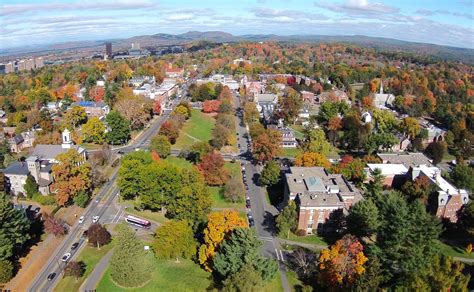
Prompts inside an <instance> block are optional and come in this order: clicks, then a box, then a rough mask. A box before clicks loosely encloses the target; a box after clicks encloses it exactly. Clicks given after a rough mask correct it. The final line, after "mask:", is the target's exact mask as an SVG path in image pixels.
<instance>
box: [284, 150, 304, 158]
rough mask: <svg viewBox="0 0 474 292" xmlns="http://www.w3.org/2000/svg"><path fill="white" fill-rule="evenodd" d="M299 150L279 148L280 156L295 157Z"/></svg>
mask: <svg viewBox="0 0 474 292" xmlns="http://www.w3.org/2000/svg"><path fill="white" fill-rule="evenodd" d="M300 151H301V150H300V149H298V148H281V156H284V157H296V155H297V154H298V153H299V152H300Z"/></svg>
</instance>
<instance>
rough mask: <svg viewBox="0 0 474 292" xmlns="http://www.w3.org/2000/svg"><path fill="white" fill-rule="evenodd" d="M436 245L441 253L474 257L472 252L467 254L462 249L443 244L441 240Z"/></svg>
mask: <svg viewBox="0 0 474 292" xmlns="http://www.w3.org/2000/svg"><path fill="white" fill-rule="evenodd" d="M436 247H437V248H438V250H439V251H440V252H441V253H442V254H444V255H447V256H451V257H460V258H468V259H474V252H471V253H470V254H468V253H467V252H466V251H465V250H464V249H461V248H458V247H454V246H451V245H448V244H445V243H443V242H441V241H438V243H437V244H436Z"/></svg>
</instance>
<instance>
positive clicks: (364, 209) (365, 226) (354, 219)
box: [347, 198, 380, 238]
mask: <svg viewBox="0 0 474 292" xmlns="http://www.w3.org/2000/svg"><path fill="white" fill-rule="evenodd" d="M379 220H380V219H379V210H378V209H377V206H376V205H375V203H374V202H373V201H372V199H370V198H369V199H366V200H362V201H359V202H357V203H356V204H355V205H354V206H353V207H352V208H351V209H350V212H349V215H348V216H347V227H348V231H349V233H350V234H353V235H355V236H357V237H359V238H361V237H364V236H368V237H370V236H372V235H373V234H375V233H376V232H377V229H378V228H379V226H380V221H379Z"/></svg>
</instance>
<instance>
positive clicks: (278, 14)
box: [251, 8, 329, 22]
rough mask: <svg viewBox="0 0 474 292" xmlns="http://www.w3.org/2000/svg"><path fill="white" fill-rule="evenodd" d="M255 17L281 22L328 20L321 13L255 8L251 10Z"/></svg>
mask: <svg viewBox="0 0 474 292" xmlns="http://www.w3.org/2000/svg"><path fill="white" fill-rule="evenodd" d="M251 11H252V12H253V13H254V15H255V17H258V18H264V19H272V20H274V21H279V22H301V21H307V20H314V21H317V20H328V19H329V18H328V17H327V16H326V15H323V14H319V13H311V12H303V11H297V10H286V9H282V10H280V9H272V8H254V9H252V10H251Z"/></svg>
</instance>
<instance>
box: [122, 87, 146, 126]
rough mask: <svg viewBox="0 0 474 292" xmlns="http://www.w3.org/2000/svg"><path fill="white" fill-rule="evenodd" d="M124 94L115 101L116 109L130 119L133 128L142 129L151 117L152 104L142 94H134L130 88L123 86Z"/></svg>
mask: <svg viewBox="0 0 474 292" xmlns="http://www.w3.org/2000/svg"><path fill="white" fill-rule="evenodd" d="M121 90H122V91H124V96H123V97H119V98H118V101H117V103H115V110H117V111H118V112H119V113H120V115H121V116H123V117H124V118H125V119H127V120H128V121H130V127H131V129H140V128H141V127H143V125H145V123H146V121H147V120H148V119H149V118H150V117H151V111H152V104H151V103H150V102H147V101H145V99H144V98H143V97H142V96H136V95H134V94H133V93H132V92H131V91H132V90H131V89H129V88H122V89H121Z"/></svg>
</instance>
